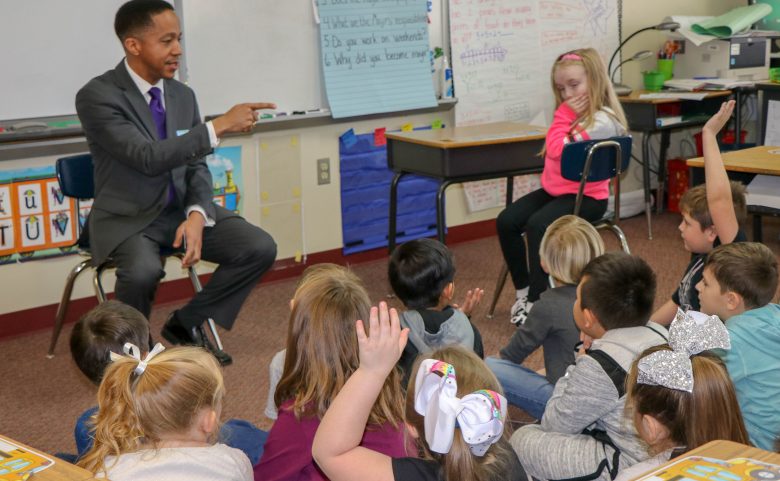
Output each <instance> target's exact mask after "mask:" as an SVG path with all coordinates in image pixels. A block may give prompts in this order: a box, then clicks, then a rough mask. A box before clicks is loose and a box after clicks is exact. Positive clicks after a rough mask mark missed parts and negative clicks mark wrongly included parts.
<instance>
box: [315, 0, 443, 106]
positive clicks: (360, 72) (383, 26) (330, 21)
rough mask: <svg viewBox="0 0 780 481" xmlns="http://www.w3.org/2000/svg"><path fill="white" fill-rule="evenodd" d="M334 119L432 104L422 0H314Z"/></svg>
mask: <svg viewBox="0 0 780 481" xmlns="http://www.w3.org/2000/svg"><path fill="white" fill-rule="evenodd" d="M317 5H318V8H319V16H320V40H321V41H320V45H321V48H322V66H323V72H324V77H325V90H326V92H327V95H328V103H329V104H330V109H331V111H332V112H333V117H334V118H340V117H352V116H356V115H366V114H374V113H381V112H397V111H400V110H409V109H418V108H425V107H434V106H436V96H435V94H434V89H433V79H432V78H431V63H430V53H429V50H430V45H429V41H428V9H427V1H426V0H405V1H403V2H399V1H397V0H350V1H349V2H345V1H337V0H318V2H317Z"/></svg>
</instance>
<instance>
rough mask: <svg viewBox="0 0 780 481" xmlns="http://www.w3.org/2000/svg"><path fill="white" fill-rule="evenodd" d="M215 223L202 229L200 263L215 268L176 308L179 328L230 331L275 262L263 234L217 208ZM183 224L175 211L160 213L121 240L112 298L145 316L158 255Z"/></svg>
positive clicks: (158, 271)
mask: <svg viewBox="0 0 780 481" xmlns="http://www.w3.org/2000/svg"><path fill="white" fill-rule="evenodd" d="M215 207H216V209H217V218H216V225H214V226H213V227H205V228H204V229H203V246H202V249H201V259H202V260H205V261H209V262H214V263H216V264H218V265H219V267H217V269H216V270H215V271H214V273H213V274H212V276H211V279H210V280H209V282H208V283H207V284H206V285H205V286H204V288H203V290H202V291H201V292H200V293H198V294H196V295H195V296H194V297H193V298H192V299H191V300H190V302H189V303H188V304H187V305H185V306H184V307H182V308H181V309H179V311H178V312H177V314H176V316H177V318H178V319H179V321H180V322H181V323H182V325H184V327H195V326H199V325H200V324H202V323H203V321H205V320H206V319H209V318H211V319H213V320H214V321H215V322H216V323H217V324H219V325H220V326H222V327H224V328H226V329H230V328H231V327H232V326H233V323H234V321H235V319H236V316H237V315H238V311H239V310H240V309H241V305H242V304H243V302H244V300H245V299H246V297H247V296H248V295H249V292H250V291H251V290H252V288H253V287H254V286H255V285H256V284H257V282H258V281H259V280H260V277H261V276H262V275H263V274H264V273H265V271H267V270H268V269H269V268H270V267H271V265H272V264H273V262H274V259H275V258H276V243H275V242H274V240H273V238H271V236H270V235H268V233H266V232H265V231H264V230H262V229H260V228H259V227H256V226H254V225H252V224H250V223H248V222H247V221H245V220H244V219H243V218H241V217H237V216H231V214H230V213H229V212H228V211H227V210H225V209H223V208H221V207H219V206H215ZM183 220H184V213H183V212H182V211H181V210H180V209H166V210H164V211H163V212H162V213H161V214H160V216H159V217H158V218H157V219H155V220H154V221H153V222H152V224H150V225H149V226H147V227H146V228H145V229H144V230H142V231H141V232H139V233H137V234H135V235H133V236H131V237H130V238H128V239H127V240H125V241H124V242H122V243H121V244H120V245H119V246H118V247H117V248H116V249H115V250H114V252H113V253H112V254H111V258H112V259H113V260H114V263H115V264H116V266H117V271H116V277H117V280H116V287H115V293H116V298H117V299H118V300H120V301H122V302H124V303H126V304H129V305H131V306H133V307H135V308H136V309H138V310H139V311H141V312H142V313H143V314H144V315H145V316H146V317H147V318H148V317H149V313H150V312H151V308H152V304H153V302H154V296H155V293H156V290H157V285H158V283H159V281H160V279H162V278H163V277H164V276H165V270H164V266H163V260H162V259H161V257H160V256H161V254H165V253H171V252H172V251H173V250H172V248H171V247H170V246H171V245H172V244H173V240H174V237H175V233H176V228H177V227H178V226H179V224H180V223H181V222H182V221H183Z"/></svg>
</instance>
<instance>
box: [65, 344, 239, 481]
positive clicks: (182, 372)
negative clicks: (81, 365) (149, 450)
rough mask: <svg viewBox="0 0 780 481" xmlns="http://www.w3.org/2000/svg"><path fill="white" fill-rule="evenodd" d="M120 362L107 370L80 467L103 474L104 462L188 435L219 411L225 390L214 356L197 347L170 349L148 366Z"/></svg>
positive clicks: (130, 359)
mask: <svg viewBox="0 0 780 481" xmlns="http://www.w3.org/2000/svg"><path fill="white" fill-rule="evenodd" d="M137 366H138V361H137V360H135V359H132V358H130V357H126V356H125V357H122V358H121V359H118V360H116V361H114V362H112V363H111V364H110V365H109V366H108V368H107V369H106V372H105V375H104V376H103V381H102V382H101V384H100V388H99V389H98V412H97V414H95V416H94V418H93V423H94V426H95V440H94V443H93V445H92V449H90V450H89V451H88V452H87V454H86V455H85V456H84V457H83V458H81V460H80V461H79V463H78V464H79V466H81V467H83V468H85V469H87V470H89V471H91V472H93V473H98V472H100V471H103V472H105V471H106V465H105V458H106V456H119V455H121V454H126V453H132V452H135V451H138V450H139V449H142V448H143V447H145V446H146V445H151V446H152V447H156V446H157V445H158V443H159V442H160V440H161V439H162V437H163V435H165V434H169V433H182V432H186V431H189V430H190V429H191V427H192V425H193V423H194V422H195V420H196V418H197V416H198V414H199V413H200V412H201V411H202V410H203V409H213V410H215V411H217V412H219V411H220V410H221V406H222V398H223V396H224V394H225V384H224V382H223V380H222V372H221V371H220V368H219V364H218V363H217V361H216V359H214V356H212V355H211V354H210V353H209V352H208V351H206V350H205V349H202V348H199V347H174V348H171V349H168V350H166V351H163V352H161V353H159V354H158V355H156V356H154V357H153V358H152V359H151V360H149V361H148V365H147V366H146V369H145V370H144V371H143V373H141V374H136V373H135V372H134V370H135V368H136V367H137Z"/></svg>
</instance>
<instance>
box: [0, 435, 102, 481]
mask: <svg viewBox="0 0 780 481" xmlns="http://www.w3.org/2000/svg"><path fill="white" fill-rule="evenodd" d="M0 440H3V441H8V442H11V443H13V444H16V445H18V446H21V447H22V448H24V449H26V450H27V451H30V452H33V453H37V454H41V455H43V456H46V457H47V458H49V459H51V460H52V461H54V465H52V466H49V467H48V468H46V469H44V470H43V471H40V472H38V473H35V474H33V475H32V476H30V481H86V480H93V479H95V478H94V477H93V476H92V473H90V472H89V471H87V470H86V469H84V468H80V467H78V466H74V465H72V464H70V463H69V462H67V461H63V460H62V459H59V458H56V457H54V456H52V455H50V454H47V453H43V452H41V451H39V450H37V449H33V448H31V447H30V446H27V445H25V444H24V443H20V442H19V441H16V440H14V439H11V438H9V437H7V436H3V435H0Z"/></svg>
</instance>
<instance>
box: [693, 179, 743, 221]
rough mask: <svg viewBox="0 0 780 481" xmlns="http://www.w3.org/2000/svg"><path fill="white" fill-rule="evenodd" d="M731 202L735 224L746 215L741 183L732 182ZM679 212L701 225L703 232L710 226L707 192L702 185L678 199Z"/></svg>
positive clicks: (710, 217)
mask: <svg viewBox="0 0 780 481" xmlns="http://www.w3.org/2000/svg"><path fill="white" fill-rule="evenodd" d="M729 184H730V186H731V202H732V203H733V204H734V213H735V214H736V215H737V222H742V221H743V220H744V219H745V216H746V215H747V201H746V200H745V186H744V184H742V183H741V182H737V181H735V180H732V181H730V182H729ZM680 212H685V213H686V214H688V215H689V216H691V218H692V219H693V220H695V221H696V222H698V223H699V224H701V230H702V231H704V229H706V228H707V227H710V226H711V225H712V216H711V215H710V209H709V207H708V206H707V191H706V189H705V187H704V184H700V185H697V186H696V187H691V188H690V189H688V190H686V191H685V193H684V194H683V196H682V197H681V198H680Z"/></svg>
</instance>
